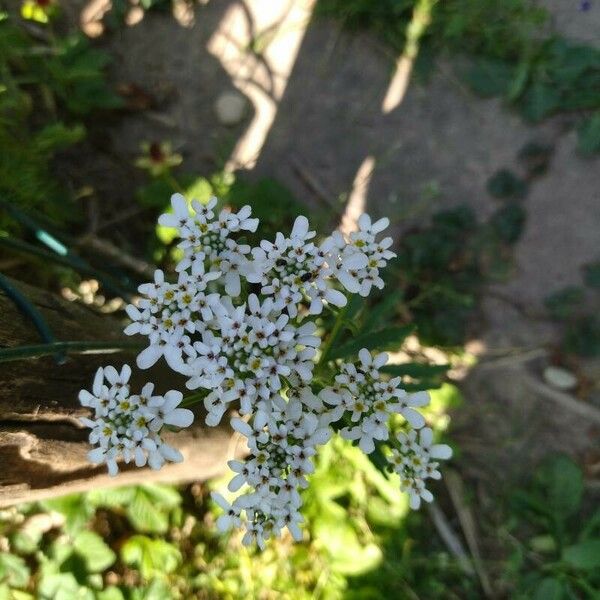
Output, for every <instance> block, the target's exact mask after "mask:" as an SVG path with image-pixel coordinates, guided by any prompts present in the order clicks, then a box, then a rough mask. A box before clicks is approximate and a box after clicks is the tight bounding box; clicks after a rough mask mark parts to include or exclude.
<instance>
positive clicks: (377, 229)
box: [80, 194, 450, 547]
mask: <svg viewBox="0 0 600 600" xmlns="http://www.w3.org/2000/svg"><path fill="white" fill-rule="evenodd" d="M216 205H217V200H216V199H214V198H213V199H211V200H210V201H209V202H208V204H206V205H202V204H200V203H199V202H196V201H194V202H192V203H191V206H190V205H188V203H187V201H186V200H185V198H184V197H183V196H181V195H178V194H175V195H174V196H173V197H172V211H171V212H170V213H168V214H165V215H162V216H161V217H160V219H159V222H160V223H161V224H162V225H164V226H168V227H174V228H176V229H177V233H178V236H179V242H178V244H177V246H178V248H179V249H180V251H181V253H182V258H181V260H180V261H179V263H178V265H177V267H176V271H177V273H178V275H177V281H168V280H167V279H166V277H165V274H164V273H163V272H162V271H160V270H157V271H156V272H155V275H154V281H153V282H151V283H146V284H144V285H142V286H140V288H139V291H140V294H141V299H140V300H139V302H138V303H137V304H136V305H130V306H128V307H127V313H128V315H129V317H130V318H131V323H130V324H129V325H128V326H127V328H126V329H125V333H126V334H128V335H136V334H137V335H143V336H145V337H146V338H147V343H148V345H147V347H146V348H145V349H144V350H142V352H141V353H140V354H139V355H138V357H137V364H138V367H140V368H142V369H146V368H149V367H151V366H152V365H154V364H155V363H156V362H157V361H158V360H159V359H161V358H164V359H165V361H166V362H167V364H168V365H169V366H170V368H171V369H172V370H174V371H176V372H178V373H180V374H183V375H184V376H186V377H187V383H186V385H187V387H188V388H189V389H190V390H194V391H195V392H194V394H193V399H194V401H197V402H203V403H204V407H205V409H206V417H205V418H206V423H207V424H208V425H210V426H215V425H218V424H219V423H220V422H221V420H222V419H223V417H224V416H225V415H226V414H227V413H233V414H234V417H233V419H232V421H231V424H232V426H233V428H234V429H236V431H238V432H239V433H240V434H241V435H242V436H244V437H245V438H246V440H247V447H248V451H249V456H248V458H247V459H246V460H244V461H237V460H236V461H231V462H230V467H231V469H232V470H233V472H234V473H235V475H234V477H233V479H232V481H231V483H230V486H229V488H230V490H231V491H232V492H241V495H239V496H238V497H237V498H235V499H234V500H233V501H232V502H231V503H228V502H227V501H226V500H225V499H224V498H223V497H222V496H221V495H219V494H216V495H215V496H214V498H215V500H216V501H217V503H218V504H220V505H221V507H222V508H223V510H224V511H225V512H224V514H223V515H222V516H221V517H220V519H219V522H218V525H219V527H220V528H221V529H228V528H230V527H233V526H235V527H244V528H245V529H246V533H245V535H244V543H251V542H253V541H255V542H256V543H258V545H259V546H261V547H262V546H263V545H264V543H265V540H267V539H269V538H270V537H275V536H279V535H280V533H281V531H282V529H284V528H287V529H288V530H289V532H290V533H291V535H292V536H293V537H294V538H295V539H300V538H301V531H300V524H301V523H302V516H301V514H300V509H301V504H302V500H301V495H300V490H302V489H303V488H305V487H306V486H307V485H308V480H307V476H308V475H309V474H310V473H311V472H312V470H313V465H312V462H311V459H312V457H313V456H314V455H315V453H316V449H317V446H318V445H320V444H323V443H325V442H326V441H327V440H328V439H329V438H330V436H331V434H332V432H333V431H337V430H339V431H340V433H341V435H342V436H343V437H345V438H347V439H350V440H354V441H356V442H357V443H358V445H359V446H360V448H361V449H362V450H363V451H364V452H366V453H370V452H373V451H374V449H375V447H376V445H378V444H380V443H382V442H386V446H388V447H391V448H392V450H391V453H392V454H391V458H390V460H391V461H392V464H393V467H394V468H395V469H396V470H397V471H398V472H399V473H400V476H401V479H402V488H403V489H404V490H406V491H407V492H408V493H409V495H410V496H411V505H418V502H417V501H416V500H414V498H415V497H416V498H417V499H424V500H428V499H430V494H429V492H428V491H427V490H426V489H425V485H424V483H423V482H424V480H425V479H427V478H435V477H437V476H438V475H439V472H438V471H437V463H436V462H435V460H437V459H440V458H447V457H449V455H450V452H449V448H448V447H447V446H440V445H432V444H431V437H430V434H427V433H426V432H427V431H430V430H428V429H426V428H424V425H425V420H424V418H423V416H422V415H421V413H419V412H418V411H417V410H416V409H417V408H419V407H422V406H424V405H425V404H426V403H427V401H428V396H427V394H425V393H418V394H408V393H407V392H406V391H404V390H403V389H402V387H401V382H400V379H399V378H393V379H389V378H387V377H386V376H385V375H384V374H382V373H381V372H380V369H381V367H382V366H383V365H384V364H385V362H386V361H387V356H386V355H385V354H378V355H372V354H371V353H370V352H369V351H368V350H366V349H363V350H361V351H360V353H359V361H358V362H356V363H351V362H349V363H343V364H341V365H339V373H338V374H337V375H336V376H335V378H334V379H332V376H331V366H334V365H333V364H332V361H330V360H327V358H328V357H327V352H328V348H329V345H330V344H328V345H327V346H326V348H325V350H323V352H322V355H321V357H320V360H319V369H318V372H317V373H316V374H315V375H314V374H313V372H314V371H315V359H316V358H317V355H318V352H319V346H320V342H321V335H322V334H321V332H320V331H319V330H318V329H317V326H316V323H315V322H314V321H312V320H311V319H310V317H311V315H319V314H321V313H322V312H323V311H324V310H325V309H326V308H327V307H331V309H332V310H333V311H335V309H336V308H337V307H343V306H345V305H346V304H347V302H348V296H349V295H350V294H360V295H361V296H367V295H369V293H370V292H371V290H372V288H373V287H375V288H379V289H381V288H382V287H383V280H382V278H381V276H380V270H381V269H382V268H383V267H385V265H386V264H387V262H388V261H389V260H390V259H391V258H393V257H394V256H395V255H394V253H393V252H392V251H391V250H390V247H391V245H392V239H391V238H389V237H386V238H383V239H381V240H378V239H377V238H378V236H379V234H380V233H381V232H382V231H383V230H384V229H385V228H386V227H387V226H388V224H389V221H388V219H385V218H384V219H380V220H378V221H375V222H371V219H370V217H369V216H368V215H362V216H361V217H360V219H359V221H358V231H356V232H353V233H351V234H350V235H349V236H348V238H345V237H344V236H343V235H342V234H341V233H339V232H335V233H333V234H332V235H331V236H330V237H328V238H326V239H324V240H323V241H322V242H320V243H318V242H317V241H315V237H316V234H315V232H314V231H311V230H310V227H309V222H308V220H307V219H306V218H305V217H302V216H301V217H298V218H297V219H296V221H295V222H294V225H293V228H292V231H291V232H290V234H289V236H288V237H286V236H284V234H283V233H277V234H276V236H275V239H274V241H267V240H263V241H261V242H260V244H259V245H257V246H256V247H254V248H252V247H251V246H250V245H248V244H246V243H243V239H242V238H241V237H240V236H242V235H244V232H255V231H256V228H257V226H258V219H255V218H252V217H251V210H250V208H249V207H248V206H245V207H243V208H241V209H240V210H239V211H238V212H237V213H234V212H230V211H228V210H226V209H223V210H221V211H220V212H219V213H218V214H217V212H216V210H215V209H216ZM338 318H340V317H339V316H338ZM324 333H325V335H327V333H328V332H324ZM130 373H131V370H130V369H129V367H128V366H125V367H123V369H122V371H121V373H118V372H117V371H116V370H115V369H114V368H113V367H106V368H105V369H101V370H99V371H98V374H97V375H96V379H95V381H94V386H93V393H92V394H90V393H89V392H87V391H82V392H81V394H80V401H81V403H82V404H83V405H84V406H87V407H90V408H91V409H93V410H94V413H95V415H94V416H95V418H94V419H84V424H85V425H86V426H88V427H90V428H91V429H92V432H91V434H90V442H91V443H92V444H94V445H96V446H97V448H95V449H94V450H92V451H91V452H90V460H91V461H92V462H95V463H106V464H107V465H108V469H109V472H110V473H111V474H115V473H116V472H117V470H118V469H117V462H118V461H119V460H122V461H124V462H130V461H134V462H135V464H136V465H138V466H144V465H146V464H148V465H149V466H151V467H152V468H160V467H161V466H162V465H163V464H164V463H165V461H178V460H181V455H180V454H179V453H178V452H177V450H175V449H174V448H172V447H171V446H169V445H167V444H166V443H165V442H164V441H163V439H162V438H161V435H160V433H161V428H162V427H163V426H165V425H167V426H174V427H187V426H189V425H190V424H191V422H192V419H193V416H192V413H191V412H190V411H189V410H187V409H183V408H179V405H180V402H181V400H182V394H181V393H180V392H176V391H170V392H168V393H167V394H166V395H165V396H164V397H162V396H154V395H152V394H153V387H152V385H151V384H147V385H146V386H145V387H144V388H143V390H142V392H141V394H139V395H131V394H130V393H129V383H128V382H129V376H130ZM324 377H325V378H326V380H324V379H323V378H324ZM105 380H106V381H107V382H108V383H107V384H106V383H105ZM190 401H191V399H190ZM236 414H237V416H235V415H236ZM392 414H397V415H402V417H404V426H403V427H404V430H405V431H406V432H407V433H399V434H398V435H397V437H396V436H392V437H391V438H390V434H389V431H390V429H389V427H390V416H391V415H392ZM418 430H420V432H421V433H419V435H417V433H416V432H417V431H418ZM402 436H405V437H402ZM411 436H412V437H411ZM428 436H429V437H428ZM446 449H447V450H446ZM387 453H388V455H389V454H390V451H387ZM432 459H435V460H432ZM419 502H420V500H419Z"/></svg>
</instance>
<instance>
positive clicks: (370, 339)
mask: <svg viewBox="0 0 600 600" xmlns="http://www.w3.org/2000/svg"><path fill="white" fill-rule="evenodd" d="M414 329H415V328H414V326H412V325H405V326H403V327H386V328H384V329H379V330H377V331H369V332H367V333H363V334H361V335H358V336H356V337H353V338H352V339H351V340H349V341H348V342H346V343H344V344H341V345H339V346H336V347H334V348H333V349H332V351H331V352H330V353H329V358H347V357H348V356H355V355H356V354H358V351H359V350H360V349H361V348H367V349H368V350H371V351H374V350H399V349H400V347H401V346H402V342H404V340H405V339H406V338H407V337H408V336H409V335H410V334H411V333H412V332H413V331H414Z"/></svg>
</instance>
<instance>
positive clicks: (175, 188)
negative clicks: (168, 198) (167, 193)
mask: <svg viewBox="0 0 600 600" xmlns="http://www.w3.org/2000/svg"><path fill="white" fill-rule="evenodd" d="M163 178H164V180H165V181H166V182H167V183H168V184H169V185H170V186H171V187H172V188H173V191H174V192H178V193H179V194H182V195H185V190H184V189H183V188H182V187H181V185H179V182H178V181H177V179H175V177H173V175H171V173H170V172H169V171H166V172H165V173H163Z"/></svg>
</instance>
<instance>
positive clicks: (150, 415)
mask: <svg viewBox="0 0 600 600" xmlns="http://www.w3.org/2000/svg"><path fill="white" fill-rule="evenodd" d="M130 376H131V368H130V367H129V365H124V366H123V367H122V369H121V371H120V372H119V371H117V370H116V369H115V368H114V367H110V366H109V367H104V368H100V369H98V371H97V373H96V377H95V378H94V385H93V389H92V392H93V393H90V392H88V391H87V390H82V391H81V392H80V393H79V399H80V402H81V404H82V405H83V406H85V407H88V408H91V409H92V410H93V411H94V415H93V416H94V418H93V419H89V418H83V419H81V422H82V424H83V425H85V426H86V427H88V428H89V429H91V432H90V434H89V441H90V444H92V445H94V446H97V447H96V448H94V449H93V450H91V451H90V452H89V453H88V459H89V460H90V462H92V463H94V464H101V463H105V464H106V465H107V467H108V472H109V474H110V475H116V474H117V472H118V461H119V460H123V461H124V462H126V463H129V462H131V461H132V460H133V461H134V462H135V464H136V465H137V466H138V467H142V466H144V465H146V464H148V465H149V466H150V467H152V468H154V469H157V468H160V467H161V466H162V465H163V464H164V463H165V462H166V461H171V462H179V461H181V460H183V457H182V456H181V454H180V452H179V451H178V450H176V449H175V448H172V447H171V446H169V445H168V444H166V443H165V442H164V441H163V440H162V438H161V436H160V431H161V429H162V426H163V425H164V424H167V425H173V426H176V427H188V426H189V425H191V423H192V421H193V414H192V412H191V411H189V410H187V409H184V408H177V407H178V405H179V403H180V402H181V399H182V395H181V393H180V392H178V391H174V390H171V391H169V392H167V393H166V394H165V396H164V398H163V397H162V396H157V395H154V394H153V392H154V386H153V385H152V384H150V383H148V384H146V385H145V386H144V387H143V388H142V391H141V393H140V394H139V395H130V393H129V378H130Z"/></svg>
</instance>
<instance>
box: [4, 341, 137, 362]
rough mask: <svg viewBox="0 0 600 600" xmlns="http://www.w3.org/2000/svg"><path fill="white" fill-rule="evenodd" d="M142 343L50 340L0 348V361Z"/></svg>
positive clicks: (113, 349) (133, 347) (129, 347)
mask: <svg viewBox="0 0 600 600" xmlns="http://www.w3.org/2000/svg"><path fill="white" fill-rule="evenodd" d="M143 347H144V344H141V343H140V342H134V341H119V340H114V341H106V342H97V341H92V342H90V341H87V342H52V343H50V344H34V345H31V346H16V347H14V348H2V349H1V350H0V363H2V362H9V361H12V360H22V359H26V358H40V357H41V356H47V355H49V354H55V355H56V354H57V353H61V352H65V353H69V352H71V353H74V354H105V353H110V352H119V351H121V350H138V349H142V348H143Z"/></svg>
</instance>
